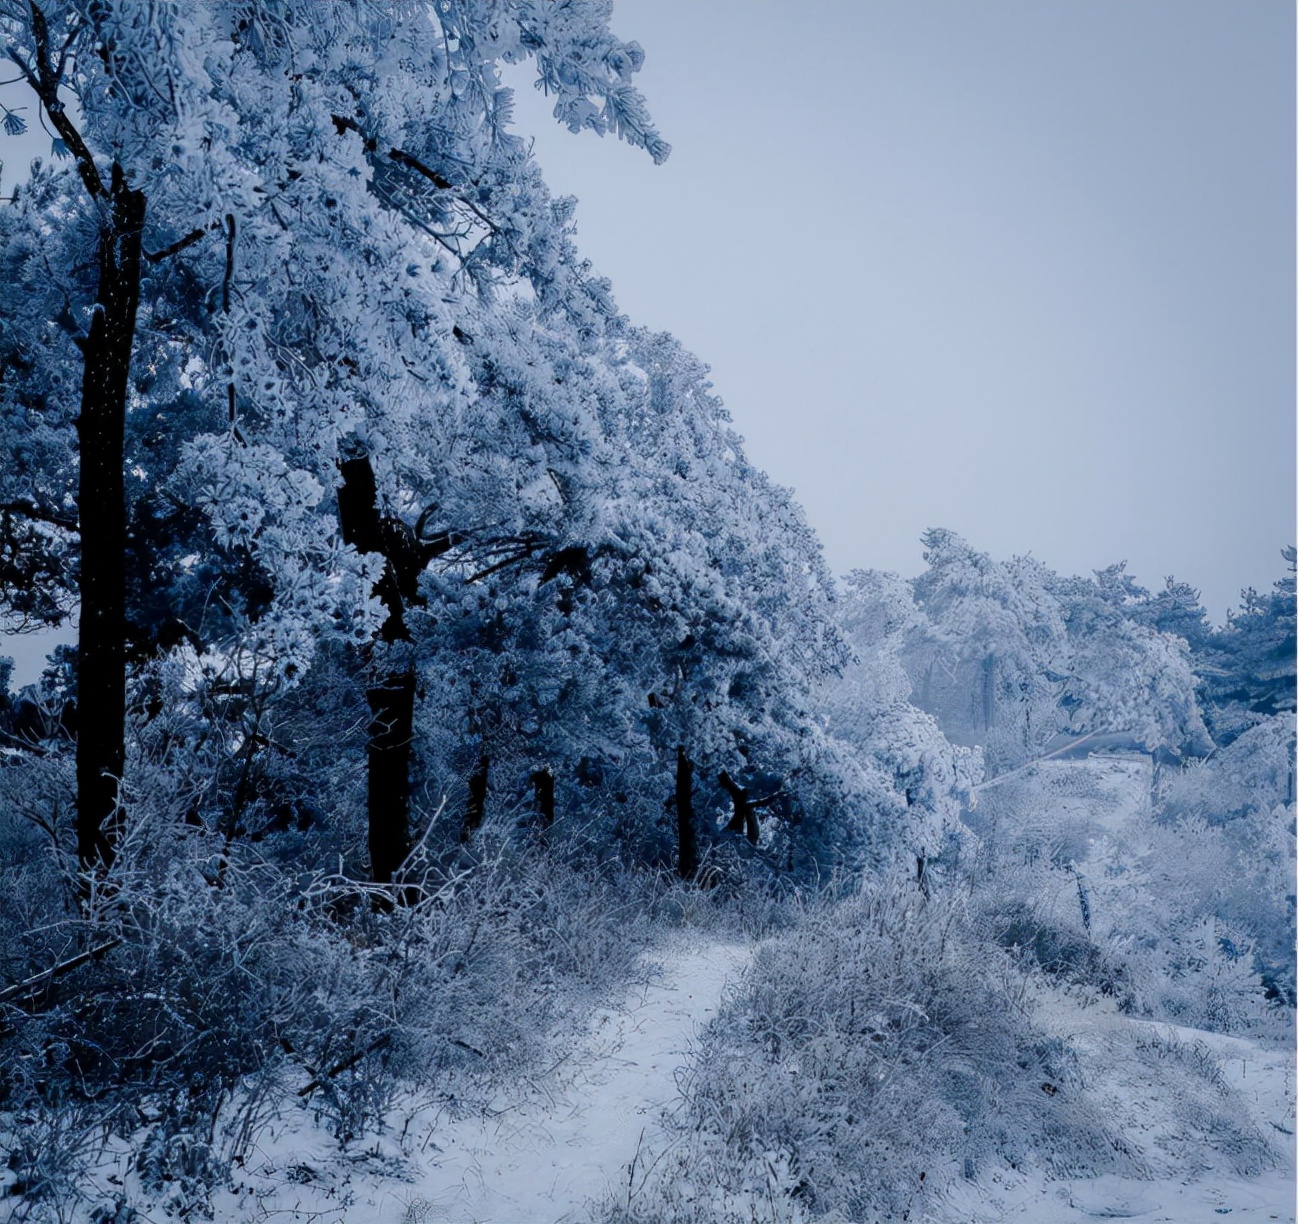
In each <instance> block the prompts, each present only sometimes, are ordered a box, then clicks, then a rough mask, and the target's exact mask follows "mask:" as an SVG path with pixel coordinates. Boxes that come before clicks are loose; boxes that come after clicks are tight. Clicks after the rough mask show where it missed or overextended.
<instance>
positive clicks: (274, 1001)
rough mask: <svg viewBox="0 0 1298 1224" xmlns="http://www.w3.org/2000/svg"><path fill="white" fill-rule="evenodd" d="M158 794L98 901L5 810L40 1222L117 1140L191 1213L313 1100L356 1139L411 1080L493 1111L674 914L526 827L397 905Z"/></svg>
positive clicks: (30, 1193)
mask: <svg viewBox="0 0 1298 1224" xmlns="http://www.w3.org/2000/svg"><path fill="white" fill-rule="evenodd" d="M8 773H9V775H10V776H8V777H6V778H5V779H4V780H5V781H6V782H10V783H12V782H13V781H14V776H13V775H14V774H15V773H16V771H8ZM143 807H144V805H143V804H138V803H137V805H136V806H135V809H134V814H133V815H132V817H131V819H130V821H129V822H128V825H127V827H126V828H125V830H124V831H123V833H122V837H121V841H120V847H121V848H120V852H119V854H118V857H117V859H116V861H115V863H114V866H113V870H112V871H111V872H110V873H109V874H108V875H107V876H106V877H105V878H104V879H103V880H102V881H96V882H95V883H94V884H93V886H92V887H91V888H90V890H89V892H88V893H87V892H85V891H84V890H83V892H82V894H81V898H80V901H79V902H78V898H77V893H76V885H75V881H73V880H71V879H69V878H68V877H66V876H64V875H62V874H61V873H60V872H59V870H58V867H57V861H56V860H55V859H54V858H53V856H52V855H51V854H50V852H49V850H48V844H47V843H45V842H44V841H43V834H41V832H40V831H39V830H36V831H35V832H33V831H32V830H33V829H34V826H33V825H31V823H30V822H22V823H15V822H14V821H13V818H12V817H11V816H10V817H0V821H3V823H4V827H3V828H0V839H2V840H3V843H4V844H5V846H6V847H9V848H14V850H15V852H14V853H13V854H12V856H11V857H9V858H8V861H7V865H6V868H5V870H6V875H7V878H6V881H5V882H6V883H7V884H9V885H10V887H7V888H5V889H4V890H3V905H4V913H3V917H4V919H5V920H6V922H7V923H8V924H9V925H7V927H6V929H8V930H12V931H14V932H15V933H16V934H17V935H18V936H19V938H16V939H15V940H13V941H8V942H9V946H8V947H7V948H6V959H5V962H4V967H5V980H4V983H3V984H2V985H3V988H4V989H5V994H4V996H0V1007H2V1008H3V1012H2V1013H0V1023H2V1024H3V1029H0V1042H2V1043H3V1047H2V1048H3V1053H4V1056H3V1058H2V1059H0V1068H3V1069H2V1070H0V1130H2V1131H4V1132H5V1141H6V1142H7V1143H8V1144H9V1145H10V1147H11V1149H12V1151H13V1153H14V1156H13V1160H12V1178H11V1180H10V1181H9V1189H10V1192H11V1193H13V1194H15V1195H21V1196H22V1199H23V1201H24V1202H26V1203H28V1204H29V1207H30V1208H31V1210H32V1211H33V1212H34V1213H36V1214H33V1215H32V1217H31V1218H33V1219H38V1218H41V1217H40V1215H39V1211H40V1210H44V1208H42V1207H41V1206H40V1204H42V1203H48V1204H50V1205H51V1210H54V1207H53V1205H54V1204H55V1203H56V1201H60V1202H61V1201H63V1200H64V1199H68V1201H72V1200H73V1199H75V1198H76V1196H77V1195H78V1194H79V1193H81V1192H83V1191H85V1192H87V1193H88V1187H89V1185H90V1183H89V1182H88V1180H87V1179H88V1176H89V1175H88V1172H87V1169H88V1166H89V1165H90V1164H92V1163H93V1159H92V1158H94V1157H95V1156H96V1154H97V1153H99V1152H100V1151H101V1149H102V1148H103V1145H104V1144H105V1143H106V1142H108V1141H109V1140H110V1139H111V1140H112V1142H114V1143H116V1144H119V1145H120V1144H125V1145H126V1148H127V1149H128V1150H129V1151H131V1152H132V1153H133V1156H132V1158H131V1166H130V1167H131V1170H132V1174H131V1176H132V1179H133V1184H138V1187H139V1192H140V1193H141V1194H142V1195H144V1196H147V1197H148V1199H149V1201H153V1202H157V1203H160V1204H162V1205H163V1206H165V1207H167V1209H168V1210H171V1211H175V1212H179V1213H181V1214H182V1215H187V1216H188V1215H192V1214H193V1213H195V1212H199V1213H201V1212H202V1211H203V1210H205V1209H206V1208H205V1204H206V1202H207V1196H208V1194H209V1193H210V1191H211V1189H212V1188H213V1186H214V1185H217V1184H220V1183H221V1182H222V1181H224V1180H225V1179H226V1178H227V1177H228V1175H229V1173H230V1171H231V1169H232V1168H234V1167H237V1166H238V1164H239V1163H240V1161H241V1160H243V1159H244V1158H245V1157H246V1156H247V1154H248V1153H249V1151H250V1150H251V1145H252V1144H253V1143H254V1142H255V1139H256V1134H257V1129H258V1128H259V1127H260V1126H261V1125H263V1124H264V1123H265V1122H266V1121H267V1120H268V1119H269V1118H271V1117H273V1116H274V1115H275V1114H276V1112H277V1111H278V1110H280V1109H281V1108H282V1105H283V1103H287V1102H291V1101H295V1100H296V1101H305V1102H306V1103H307V1104H308V1105H310V1106H311V1107H312V1109H313V1110H314V1112H315V1114H316V1116H317V1117H318V1119H319V1121H320V1122H322V1123H323V1124H325V1125H326V1126H327V1127H328V1128H329V1129H330V1130H331V1131H332V1132H333V1134H334V1135H335V1136H336V1138H337V1139H338V1141H339V1142H341V1143H342V1144H344V1145H348V1144H351V1143H353V1142H354V1141H356V1140H358V1139H359V1138H360V1137H361V1136H362V1135H364V1134H367V1133H373V1132H374V1131H375V1129H376V1128H381V1127H382V1126H383V1125H384V1118H385V1114H386V1113H387V1112H388V1111H389V1110H390V1108H391V1106H392V1104H393V1102H394V1100H395V1099H396V1098H397V1097H398V1096H400V1095H401V1094H403V1093H405V1094H409V1093H411V1092H415V1091H418V1092H421V1093H423V1094H425V1095H426V1094H427V1093H428V1092H429V1091H432V1092H433V1093H434V1094H435V1096H436V1098H437V1099H438V1100H439V1101H442V1102H444V1104H445V1107H446V1108H447V1109H449V1110H450V1111H451V1112H452V1113H454V1112H457V1111H461V1110H464V1109H472V1108H474V1107H475V1103H476V1102H479V1101H481V1100H485V1099H486V1097H488V1096H490V1094H491V1092H492V1091H493V1087H494V1086H496V1085H499V1084H500V1083H502V1082H505V1081H506V1080H507V1079H509V1078H510V1077H516V1076H518V1075H520V1074H523V1073H526V1071H527V1070H528V1069H529V1068H532V1067H534V1066H535V1065H537V1063H538V1060H540V1059H542V1058H544V1057H546V1056H547V1054H548V1055H550V1056H551V1057H553V1056H554V1053H555V1046H556V1042H557V1043H558V1044H559V1045H560V1046H562V1045H563V1043H564V1042H566V1041H571V1040H573V1039H574V1038H573V1034H575V1033H576V1032H577V1031H579V1029H580V1024H579V1018H580V1016H581V1015H583V1014H584V1013H585V1012H586V1011H587V1010H588V1009H589V1008H590V1007H591V1006H592V1005H593V1003H594V1002H595V1001H597V1000H598V999H599V998H600V997H601V996H602V995H603V994H604V993H605V992H606V991H607V990H608V989H609V988H610V987H611V986H613V985H615V984H616V983H618V982H620V981H622V980H624V979H625V977H626V976H627V974H628V973H629V972H630V971H631V968H632V965H633V964H634V962H635V959H636V957H637V956H638V955H639V953H640V951H641V949H642V947H643V945H644V942H645V937H646V930H647V926H646V924H647V922H648V920H649V918H650V916H651V915H652V913H653V911H654V899H653V894H654V887H655V884H654V881H653V880H651V879H644V880H640V881H636V880H631V879H629V878H624V877H621V876H618V875H615V874H606V875H600V874H598V873H595V872H590V871H587V872H585V873H582V872H579V871H577V870H575V869H573V868H572V867H570V866H567V865H565V864H564V863H563V862H562V861H558V860H555V859H553V858H549V857H545V856H543V855H541V854H538V853H536V852H533V851H529V850H527V849H526V848H525V847H524V848H522V849H514V850H510V849H508V848H507V847H506V846H503V845H498V846H496V847H495V848H494V849H491V850H490V852H488V850H487V848H485V847H484V848H483V849H482V850H480V852H479V854H478V857H477V861H476V862H472V863H465V864H460V865H452V866H449V867H448V866H445V865H442V864H437V863H434V862H431V861H429V862H424V863H423V864H422V870H421V871H420V873H419V877H418V879H415V878H414V876H413V872H412V877H411V879H410V880H408V881H407V893H406V900H407V902H408V904H405V905H400V906H397V907H395V908H394V907H392V906H391V905H390V904H377V905H376V904H375V902H376V901H382V900H383V897H382V896H380V891H381V890H376V889H375V888H373V887H372V886H370V885H367V884H365V883H363V882H357V881H355V880H354V879H349V878H346V877H344V876H341V875H339V874H337V873H336V870H335V871H330V870H329V869H327V868H326V867H324V866H323V865H316V866H312V865H310V863H309V862H308V861H299V862H298V863H296V864H288V865H285V864H281V863H279V862H276V861H275V860H273V859H268V858H267V857H265V856H264V855H262V854H260V853H259V852H258V847H257V846H256V845H251V844H249V843H246V842H233V843H231V842H228V841H227V840H226V839H225V838H223V837H221V836H220V835H218V834H216V833H214V832H211V831H209V830H207V829H205V828H204V827H202V826H195V825H187V824H185V823H183V822H182V821H179V820H176V819H175V818H174V816H172V817H171V818H168V819H164V818H163V817H162V816H161V815H158V814H156V813H155V818H148V817H145V816H144V815H142V814H141V812H142V809H143ZM55 902H57V903H58V911H61V912H62V914H63V918H62V919H61V920H60V921H58V922H56V923H54V924H51V923H50V922H49V918H50V915H51V913H52V912H56V910H55V908H54V906H55ZM38 919H43V920H42V921H38ZM51 927H53V928H54V930H55V934H53V935H52V934H51ZM51 969H53V970H54V972H52V973H51V972H49V971H50V970H51ZM42 972H43V974H44V975H43V976H40V975H41V974H42ZM55 1214H56V1215H57V1212H55Z"/></svg>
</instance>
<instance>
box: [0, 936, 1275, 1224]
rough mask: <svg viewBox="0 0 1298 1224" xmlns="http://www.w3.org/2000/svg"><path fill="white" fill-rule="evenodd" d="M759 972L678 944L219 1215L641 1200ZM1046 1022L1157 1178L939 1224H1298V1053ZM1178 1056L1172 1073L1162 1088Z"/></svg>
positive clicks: (255, 1176)
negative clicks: (495, 1065) (723, 1020)
mask: <svg viewBox="0 0 1298 1224" xmlns="http://www.w3.org/2000/svg"><path fill="white" fill-rule="evenodd" d="M751 956H752V948H751V947H748V946H745V945H741V944H735V943H728V942H719V941H716V940H715V939H712V940H709V939H706V938H704V937H702V936H699V935H697V934H695V935H687V934H677V935H675V936H674V937H673V938H672V939H671V940H669V941H668V942H667V943H666V944H665V945H664V946H661V947H660V948H659V949H658V950H657V952H656V954H655V956H654V972H653V973H652V974H651V975H650V976H649V978H648V982H647V984H643V985H640V986H637V987H636V988H635V989H634V990H633V991H631V992H630V993H629V995H628V996H626V997H625V998H624V999H623V1000H622V1001H621V1002H620V1003H619V1004H617V1005H614V1006H609V1007H604V1008H600V1009H598V1010H597V1011H595V1012H594V1013H593V1014H592V1016H591V1018H590V1021H589V1024H588V1026H587V1029H586V1031H585V1032H584V1033H583V1034H582V1035H581V1037H580V1038H579V1040H577V1041H576V1042H574V1043H571V1052H570V1053H569V1054H568V1055H567V1056H566V1057H564V1058H562V1059H561V1060H560V1061H558V1062H557V1063H556V1064H555V1065H554V1066H552V1067H551V1068H549V1069H548V1070H547V1071H545V1072H544V1073H543V1074H540V1075H538V1076H535V1077H533V1078H531V1079H529V1080H527V1081H526V1082H521V1083H519V1084H517V1085H514V1086H513V1088H512V1090H510V1091H506V1092H501V1093H499V1094H498V1095H497V1097H496V1098H495V1099H494V1100H493V1101H492V1102H491V1104H490V1107H489V1109H487V1110H486V1111H480V1112H478V1113H476V1114H474V1115H472V1116H467V1117H459V1118H454V1117H450V1116H448V1114H447V1112H446V1109H445V1106H444V1105H436V1106H433V1105H428V1106H424V1107H422V1108H419V1107H416V1106H412V1105H407V1107H406V1108H405V1109H404V1110H402V1109H400V1108H397V1109H394V1110H393V1112H392V1114H391V1115H390V1122H391V1125H390V1127H389V1128H388V1130H387V1131H386V1132H385V1133H384V1134H383V1135H381V1136H379V1137H378V1138H377V1139H373V1138H371V1139H367V1140H366V1141H365V1142H364V1143H361V1144H357V1145H353V1148H352V1149H351V1150H349V1151H340V1149H339V1146H338V1144H337V1143H336V1141H335V1140H334V1139H333V1138H332V1136H331V1135H330V1134H329V1133H327V1132H326V1131H324V1130H321V1129H319V1128H318V1127H317V1126H316V1125H315V1124H314V1122H313V1119H312V1115H311V1114H310V1112H309V1110H307V1109H305V1108H301V1107H298V1108H295V1109H293V1110H291V1111H286V1112H282V1113H281V1114H280V1115H279V1116H277V1117H276V1118H275V1119H274V1120H273V1121H272V1122H270V1123H269V1124H268V1125H267V1126H266V1127H265V1128H264V1130H263V1131H262V1133H261V1134H260V1136H259V1137H258V1139H257V1142H256V1144H255V1145H254V1148H253V1150H252V1152H251V1155H250V1156H249V1158H248V1159H247V1160H246V1161H245V1163H244V1166H243V1168H242V1169H241V1170H239V1171H237V1174H236V1185H235V1188H234V1189H230V1190H222V1191H219V1192H218V1193H217V1194H216V1195H215V1197H214V1200H213V1204H212V1206H213V1209H214V1217H215V1219H216V1220H218V1221H249V1222H254V1221H255V1222H260V1221H283V1222H285V1224H289V1222H299V1221H301V1222H304V1224H305V1222H310V1224H434V1222H445V1224H577V1222H578V1221H582V1220H584V1219H587V1218H588V1212H589V1209H590V1207H591V1205H592V1204H593V1203H596V1202H598V1201H600V1200H607V1199H608V1198H609V1196H610V1195H611V1196H612V1197H613V1198H614V1199H615V1200H618V1199H623V1198H625V1196H626V1194H627V1190H628V1187H629V1186H630V1185H632V1184H635V1185H640V1184H642V1183H643V1181H644V1180H645V1178H646V1176H647V1175H648V1174H649V1173H650V1170H651V1166H652V1165H653V1164H654V1163H655V1162H657V1161H658V1160H659V1159H661V1157H662V1155H663V1153H664V1152H665V1151H667V1150H668V1149H669V1148H670V1146H671V1143H672V1142H673V1140H672V1137H671V1135H670V1134H669V1133H667V1132H666V1131H664V1130H663V1128H662V1126H661V1122H660V1118H661V1115H662V1111H663V1108H664V1107H666V1106H669V1105H671V1104H672V1103H673V1102H674V1101H675V1100H676V1099H677V1073H678V1071H679V1070H680V1068H681V1067H682V1066H683V1064H684V1063H685V1060H686V1058H687V1056H688V1053H689V1050H690V1047H691V1044H692V1043H693V1041H694V1039H695V1037H696V1035H697V1034H698V1033H699V1031H700V1030H701V1028H702V1026H704V1025H705V1024H706V1023H707V1022H708V1020H709V1019H710V1018H711V1017H712V1016H713V1015H714V1014H715V1013H716V1010H717V1006H718V1004H719V1003H720V1001H721V1000H722V998H723V997H724V994H725V992H726V990H727V988H728V987H729V986H731V985H733V984H734V983H736V982H737V981H738V980H739V978H740V977H741V975H742V973H743V971H744V968H745V967H746V965H747V964H748V963H749V961H750V959H751ZM1035 1015H1036V1019H1037V1021H1038V1023H1039V1024H1041V1025H1042V1027H1043V1028H1044V1029H1045V1030H1046V1031H1047V1032H1048V1033H1049V1034H1051V1035H1053V1036H1057V1037H1059V1038H1061V1039H1063V1040H1065V1041H1067V1043H1068V1044H1069V1045H1070V1046H1071V1047H1072V1048H1073V1049H1075V1050H1076V1051H1077V1053H1078V1057H1079V1060H1080V1064H1081V1066H1082V1067H1083V1069H1084V1072H1085V1075H1086V1079H1087V1082H1088V1086H1089V1087H1090V1088H1091V1090H1092V1091H1097V1092H1100V1093H1103V1094H1105V1096H1106V1099H1107V1100H1108V1101H1109V1102H1110V1104H1111V1109H1112V1121H1113V1124H1114V1129H1115V1131H1116V1132H1121V1133H1122V1134H1123V1135H1124V1136H1126V1137H1127V1138H1128V1139H1129V1140H1134V1142H1135V1143H1136V1145H1137V1146H1138V1148H1139V1150H1140V1152H1141V1154H1142V1157H1143V1158H1144V1163H1145V1167H1146V1168H1147V1170H1148V1172H1149V1174H1150V1176H1149V1177H1147V1178H1141V1179H1137V1178H1122V1177H1115V1176H1105V1177H1099V1178H1085V1179H1081V1178H1079V1179H1076V1180H1063V1179H1051V1178H1048V1177H1046V1176H1044V1175H1042V1174H1040V1173H1018V1172H1012V1171H1010V1170H1008V1169H1001V1170H999V1171H996V1170H990V1169H989V1170H986V1171H983V1172H980V1174H979V1176H978V1178H977V1180H971V1181H963V1180H957V1181H956V1183H955V1185H954V1187H953V1189H952V1190H950V1191H949V1192H948V1194H947V1195H946V1196H945V1198H944V1199H943V1200H942V1201H941V1202H940V1203H930V1205H929V1211H930V1212H935V1213H936V1214H932V1215H930V1216H929V1217H927V1218H929V1219H930V1220H933V1221H937V1220H941V1221H943V1224H957V1222H959V1224H993V1222H995V1221H1026V1222H1032V1224H1054V1222H1056V1221H1057V1222H1058V1224H1084V1222H1085V1221H1090V1220H1095V1219H1139V1220H1147V1221H1151V1222H1153V1221H1159V1222H1167V1224H1208V1221H1213V1222H1214V1224H1215V1222H1216V1221H1218V1220H1221V1219H1222V1218H1223V1217H1226V1216H1229V1217H1230V1218H1231V1219H1238V1220H1248V1221H1272V1220H1274V1221H1282V1222H1289V1224H1293V1221H1294V1219H1295V1212H1294V1163H1293V1155H1294V1149H1293V1144H1294V1139H1293V1131H1294V1129H1295V1126H1294V1103H1295V1067H1294V1054H1293V1051H1292V1049H1290V1048H1288V1047H1287V1046H1284V1045H1280V1044H1277V1043H1276V1042H1275V1041H1265V1040H1262V1039H1258V1040H1249V1039H1245V1038H1239V1037H1226V1036H1221V1035H1219V1034H1213V1033H1206V1032H1201V1031H1198V1030H1192V1029H1185V1028H1178V1027H1176V1026H1172V1025H1166V1024H1152V1023H1149V1022H1145V1021H1139V1020H1132V1019H1130V1018H1129V1017H1126V1016H1122V1015H1120V1014H1118V1013H1117V1012H1116V1011H1115V1010H1114V1009H1113V1007H1112V1005H1111V1003H1109V1002H1108V1001H1107V1000H1102V999H1101V1000H1096V999H1095V998H1094V997H1090V998H1087V997H1085V996H1080V995H1075V994H1071V993H1068V992H1064V991H1058V990H1055V989H1047V988H1042V990H1041V992H1040V993H1039V994H1038V998H1037V1007H1036V1009H1035ZM1208 1056H1210V1057H1208ZM1163 1058H1166V1060H1167V1064H1166V1066H1167V1074H1166V1075H1162V1074H1160V1060H1162V1059H1163ZM1195 1060H1199V1061H1200V1062H1201V1063H1202V1067H1203V1072H1202V1079H1203V1083H1204V1084H1206V1089H1205V1091H1206V1093H1207V1098H1206V1099H1208V1100H1210V1101H1211V1100H1212V1099H1213V1097H1214V1094H1215V1095H1216V1097H1217V1099H1219V1101H1220V1108H1221V1109H1222V1110H1223V1111H1224V1112H1230V1113H1231V1114H1232V1117H1233V1120H1234V1121H1235V1122H1238V1120H1239V1118H1240V1116H1241V1115H1240V1112H1239V1111H1240V1110H1241V1109H1243V1110H1245V1111H1246V1112H1247V1114H1248V1115H1251V1118H1252V1120H1253V1122H1254V1124H1255V1125H1256V1127H1257V1130H1258V1132H1259V1134H1260V1135H1262V1136H1264V1137H1265V1139H1266V1140H1267V1141H1268V1142H1269V1144H1270V1145H1271V1146H1272V1147H1273V1148H1274V1149H1275V1150H1276V1151H1277V1152H1279V1153H1280V1154H1281V1155H1282V1162H1281V1164H1280V1166H1279V1167H1277V1168H1273V1169H1268V1170H1267V1171H1265V1172H1262V1173H1260V1174H1257V1175H1255V1176H1245V1175H1242V1174H1241V1171H1240V1165H1241V1162H1245V1163H1246V1157H1241V1155H1240V1154H1239V1153H1238V1152H1237V1153H1235V1155H1234V1157H1233V1158H1232V1156H1231V1155H1230V1154H1229V1153H1221V1152H1217V1151H1214V1150H1213V1149H1212V1146H1211V1144H1210V1143H1205V1142H1202V1138H1203V1134H1202V1133H1201V1132H1207V1131H1210V1130H1211V1128H1212V1125H1213V1118H1212V1116H1211V1109H1210V1110H1209V1111H1208V1114H1206V1115H1205V1113H1204V1112H1203V1111H1202V1110H1200V1111H1199V1112H1198V1113H1197V1114H1195V1113H1191V1114H1190V1115H1187V1114H1186V1111H1185V1110H1184V1109H1183V1108H1182V1107H1181V1104H1180V1103H1178V1100H1177V1096H1178V1092H1177V1087H1176V1085H1177V1083H1178V1082H1181V1081H1183V1079H1184V1075H1185V1068H1186V1065H1187V1061H1188V1062H1189V1063H1190V1064H1193V1063H1194V1062H1195ZM1213 1060H1215V1066H1216V1069H1214V1063H1213ZM1192 1070H1193V1067H1192ZM1178 1077H1179V1078H1178ZM434 1087H436V1086H434ZM1187 1117H1189V1118H1190V1124H1189V1126H1188V1129H1187ZM1186 1152H1192V1153H1193V1154H1194V1156H1195V1161H1196V1163H1197V1166H1198V1167H1197V1168H1196V1170H1195V1172H1194V1173H1193V1174H1191V1175H1186V1174H1185V1173H1184V1171H1183V1170H1184V1167H1185V1162H1184V1159H1183V1158H1184V1155H1185V1153H1186ZM105 1155H106V1156H107V1157H108V1161H109V1162H108V1163H105V1165H104V1166H103V1167H102V1172H103V1174H104V1178H103V1180H102V1181H101V1185H102V1188H103V1190H104V1192H105V1196H104V1197H105V1199H106V1200H111V1198H112V1197H113V1187H114V1186H122V1185H123V1184H125V1186H126V1187H127V1188H128V1189H130V1190H132V1191H136V1190H138V1186H137V1185H135V1184H133V1183H135V1182H136V1179H135V1177H134V1176H133V1175H132V1174H130V1173H129V1172H128V1171H127V1165H126V1164H125V1163H124V1158H125V1152H124V1151H122V1152H118V1153H117V1156H118V1157H119V1160H118V1163H117V1169H116V1173H113V1169H112V1168H111V1161H112V1154H110V1153H105ZM1173 1166H1176V1167H1177V1168H1178V1169H1179V1170H1181V1171H1179V1172H1174V1171H1173ZM119 1178H120V1179H119ZM83 1205H84V1206H85V1207H86V1208H87V1209H89V1208H93V1207H94V1206H95V1204H94V1203H84V1204H83ZM2 1214H3V1212H0V1215H2ZM110 1218H111V1217H110Z"/></svg>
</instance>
